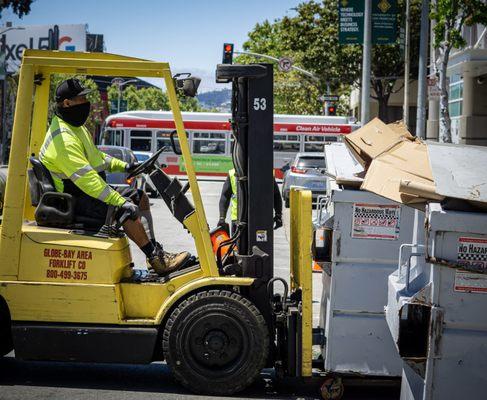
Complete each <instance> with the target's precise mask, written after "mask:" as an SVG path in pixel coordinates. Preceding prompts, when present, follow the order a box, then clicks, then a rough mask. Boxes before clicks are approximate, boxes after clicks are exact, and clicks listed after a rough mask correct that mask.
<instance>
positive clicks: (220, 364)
mask: <svg viewBox="0 0 487 400" xmlns="http://www.w3.org/2000/svg"><path fill="white" fill-rule="evenodd" d="M162 347H163V350H164V356H165V359H166V361H167V363H168V365H169V366H170V368H171V369H172V371H173V373H174V376H175V378H176V379H177V380H178V381H179V382H181V383H182V384H183V385H184V386H185V387H186V388H188V389H189V390H191V391H193V392H195V393H202V394H210V395H230V394H233V393H236V392H238V391H240V390H242V389H244V388H245V387H247V386H248V385H250V384H251V383H252V382H253V381H254V380H255V379H256V377H257V376H258V375H259V373H260V371H261V370H262V368H263V367H264V365H265V362H266V359H267V354H268V351H269V337H268V329H267V326H266V323H265V320H264V318H263V316H262V314H261V313H260V312H259V310H258V309H257V307H255V305H254V304H253V303H252V302H250V301H249V300H248V299H246V298H244V297H242V296H241V295H239V294H237V293H234V292H231V291H228V290H207V291H202V292H199V293H196V294H194V295H192V296H190V297H189V298H188V299H186V300H184V301H183V302H182V303H181V304H180V305H179V306H178V307H177V308H176V309H175V310H174V311H173V312H172V313H171V315H170V317H169V319H168V321H167V323H166V326H165V329H164V334H163V343H162Z"/></svg>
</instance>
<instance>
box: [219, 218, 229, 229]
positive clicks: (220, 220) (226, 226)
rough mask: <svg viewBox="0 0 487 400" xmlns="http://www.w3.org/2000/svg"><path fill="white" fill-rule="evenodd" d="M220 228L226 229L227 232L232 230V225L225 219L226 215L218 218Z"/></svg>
mask: <svg viewBox="0 0 487 400" xmlns="http://www.w3.org/2000/svg"><path fill="white" fill-rule="evenodd" d="M216 226H217V227H218V228H222V229H224V230H225V231H227V232H230V226H229V225H228V224H227V222H226V221H225V217H220V219H219V220H218V223H217V225H216Z"/></svg>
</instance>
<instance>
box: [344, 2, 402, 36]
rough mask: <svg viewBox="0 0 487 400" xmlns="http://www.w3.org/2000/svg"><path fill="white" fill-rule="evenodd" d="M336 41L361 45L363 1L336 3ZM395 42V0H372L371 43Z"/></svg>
mask: <svg viewBox="0 0 487 400" xmlns="http://www.w3.org/2000/svg"><path fill="white" fill-rule="evenodd" d="M338 20H339V28H338V41H339V43H340V44H363V40H364V1H363V0H340V1H339V2H338ZM396 40H397V0H372V43H373V44H393V43H396Z"/></svg>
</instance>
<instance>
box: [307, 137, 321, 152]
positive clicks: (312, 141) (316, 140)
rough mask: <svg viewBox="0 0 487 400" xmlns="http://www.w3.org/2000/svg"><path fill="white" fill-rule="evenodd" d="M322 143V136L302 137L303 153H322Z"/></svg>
mask: <svg viewBox="0 0 487 400" xmlns="http://www.w3.org/2000/svg"><path fill="white" fill-rule="evenodd" d="M324 143H325V137H324V136H317V135H306V136H305V137H304V151H323V150H324Z"/></svg>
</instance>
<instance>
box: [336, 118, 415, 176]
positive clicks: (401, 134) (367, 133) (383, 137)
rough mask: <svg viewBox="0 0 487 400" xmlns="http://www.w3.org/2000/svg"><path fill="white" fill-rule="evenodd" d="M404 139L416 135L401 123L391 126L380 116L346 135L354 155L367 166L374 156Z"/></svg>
mask: <svg viewBox="0 0 487 400" xmlns="http://www.w3.org/2000/svg"><path fill="white" fill-rule="evenodd" d="M403 141H414V137H413V136H412V135H411V134H410V133H409V132H408V131H407V130H406V129H405V128H401V127H400V126H399V125H394V127H393V128H391V127H390V126H388V125H386V124H385V123H384V122H382V121H381V120H380V119H379V118H374V119H373V120H372V121H370V122H369V123H368V124H366V125H364V126H363V127H362V128H360V129H358V130H356V131H355V132H353V133H351V134H349V135H347V136H345V142H346V143H347V145H348V146H349V147H350V149H351V150H352V152H353V153H354V156H355V157H356V158H357V160H358V161H359V162H360V163H361V164H362V165H363V166H365V167H367V166H368V165H369V164H370V163H371V161H372V160H373V159H374V158H376V157H378V156H379V155H380V154H382V153H384V152H385V151H387V150H390V149H391V148H393V147H394V146H396V145H397V144H398V143H401V142H403Z"/></svg>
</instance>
